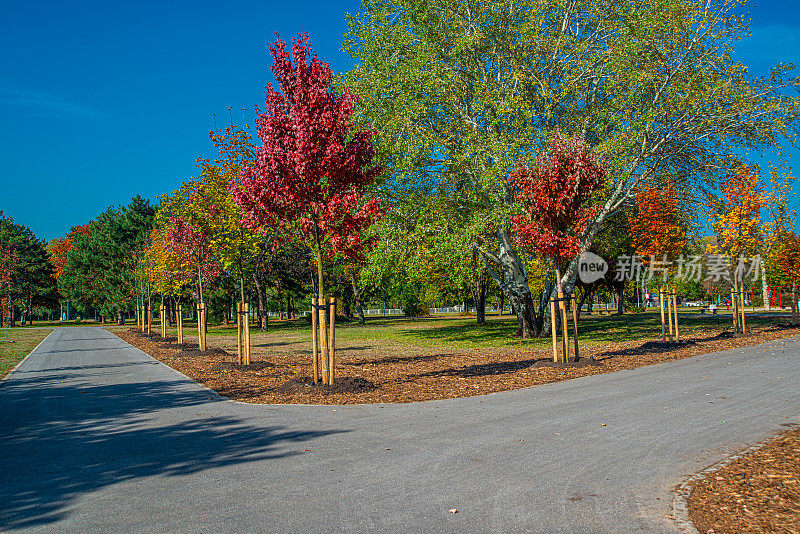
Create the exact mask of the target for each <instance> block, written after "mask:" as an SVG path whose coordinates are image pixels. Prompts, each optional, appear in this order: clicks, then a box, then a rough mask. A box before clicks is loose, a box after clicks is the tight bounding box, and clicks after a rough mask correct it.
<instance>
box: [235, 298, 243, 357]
mask: <svg viewBox="0 0 800 534" xmlns="http://www.w3.org/2000/svg"><path fill="white" fill-rule="evenodd" d="M236 354H237V356H238V358H239V365H242V361H243V359H242V303H241V302H237V303H236Z"/></svg>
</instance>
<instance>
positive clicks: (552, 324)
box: [550, 299, 558, 362]
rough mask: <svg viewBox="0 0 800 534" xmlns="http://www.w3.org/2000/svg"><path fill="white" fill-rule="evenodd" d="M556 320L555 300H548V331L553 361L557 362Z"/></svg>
mask: <svg viewBox="0 0 800 534" xmlns="http://www.w3.org/2000/svg"><path fill="white" fill-rule="evenodd" d="M556 330H557V322H556V301H555V300H553V299H551V300H550V333H552V334H553V336H552V337H553V361H554V362H558V340H557V339H556V337H557V336H558V332H557V331H556Z"/></svg>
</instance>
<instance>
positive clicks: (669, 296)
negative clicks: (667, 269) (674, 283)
mask: <svg viewBox="0 0 800 534" xmlns="http://www.w3.org/2000/svg"><path fill="white" fill-rule="evenodd" d="M666 297H667V317H668V319H669V341H670V343H672V342H674V341H675V330H674V326H673V323H672V315H673V314H672V288H670V287H669V286H667V291H666Z"/></svg>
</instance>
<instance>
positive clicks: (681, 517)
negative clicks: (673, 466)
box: [672, 435, 775, 534]
mask: <svg viewBox="0 0 800 534" xmlns="http://www.w3.org/2000/svg"><path fill="white" fill-rule="evenodd" d="M774 438H775V436H774V435H773V436H770V437H769V438H768V439H765V440H764V441H760V442H758V443H756V444H755V445H752V446H750V447H748V448H746V449H744V450H742V451H739V452H737V453H735V454H732V455H730V456H728V457H727V458H723V459H722V460H720V461H719V462H717V463H715V464H712V465H710V466H709V467H706V468H705V469H703V470H702V471H699V472H698V473H695V474H694V475H692V476H691V477H689V479H688V480H686V481H685V482H684V483H683V484H681V485H680V486H678V487H677V488H676V489H675V497H673V499H672V515H673V516H674V517H675V523H677V525H678V528H679V529H680V530H681V532H684V533H686V534H700V532H699V531H698V530H697V527H695V526H694V522H692V519H691V517H689V497H690V496H691V494H692V489H693V488H694V484H695V483H696V482H698V481H699V480H702V479H704V478H706V476H708V475H710V474H711V473H714V472H716V471H718V470H719V469H722V468H723V467H725V466H727V465H728V464H730V463H732V462H734V461H736V460H738V459H739V458H741V457H743V456H747V455H748V454H751V453H754V452H756V451H758V450H759V449H761V448H762V447H764V446H765V445H766V444H767V443H769V442H770V441H772V440H773V439H774Z"/></svg>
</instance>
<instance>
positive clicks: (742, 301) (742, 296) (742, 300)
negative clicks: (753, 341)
mask: <svg viewBox="0 0 800 534" xmlns="http://www.w3.org/2000/svg"><path fill="white" fill-rule="evenodd" d="M739 302H740V303H741V310H742V325H741V326H742V334H744V333H745V327H744V326H745V325H744V290H742V291H739Z"/></svg>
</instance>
